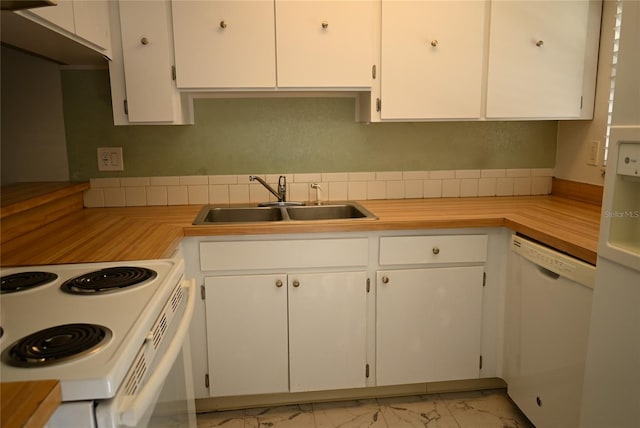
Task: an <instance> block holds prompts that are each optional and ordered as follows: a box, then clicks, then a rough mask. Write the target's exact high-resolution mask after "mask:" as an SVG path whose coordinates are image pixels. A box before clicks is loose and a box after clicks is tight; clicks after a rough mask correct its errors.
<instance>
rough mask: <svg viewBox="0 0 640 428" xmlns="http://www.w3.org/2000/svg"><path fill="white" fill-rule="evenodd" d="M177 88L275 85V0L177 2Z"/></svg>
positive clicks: (175, 18)
mask: <svg viewBox="0 0 640 428" xmlns="http://www.w3.org/2000/svg"><path fill="white" fill-rule="evenodd" d="M172 10H173V31H174V46H175V56H176V69H177V72H176V74H177V86H178V88H183V89H197V88H203V89H208V88H273V87H275V85H276V63H275V60H276V59H275V29H274V4H273V0H249V1H229V0H227V1H218V0H208V1H203V0H199V1H194V0H173V1H172Z"/></svg>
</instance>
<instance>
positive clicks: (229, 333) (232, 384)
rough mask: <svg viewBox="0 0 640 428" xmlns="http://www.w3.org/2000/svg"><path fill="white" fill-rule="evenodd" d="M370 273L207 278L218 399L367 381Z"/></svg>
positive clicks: (210, 350)
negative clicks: (367, 318) (367, 317)
mask: <svg viewBox="0 0 640 428" xmlns="http://www.w3.org/2000/svg"><path fill="white" fill-rule="evenodd" d="M366 283H367V275H366V272H364V271H363V272H325V273H300V274H289V275H287V274H270V275H246V276H208V277H205V293H206V299H205V308H206V324H207V351H208V365H209V379H210V386H209V391H210V395H211V396H231V395H247V394H265V393H275V392H287V391H291V392H298V391H319V390H327V389H341V388H357V387H364V386H365V384H366V299H367V297H366V296H367V291H366Z"/></svg>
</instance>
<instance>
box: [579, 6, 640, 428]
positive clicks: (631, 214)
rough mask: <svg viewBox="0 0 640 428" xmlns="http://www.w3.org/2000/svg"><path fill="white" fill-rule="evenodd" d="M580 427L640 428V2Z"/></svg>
mask: <svg viewBox="0 0 640 428" xmlns="http://www.w3.org/2000/svg"><path fill="white" fill-rule="evenodd" d="M621 22H622V25H621V33H620V51H619V55H618V64H617V75H616V78H615V91H614V98H613V112H612V125H613V126H612V127H611V132H610V141H609V148H610V151H609V156H608V160H607V170H606V178H605V185H604V196H603V203H602V219H601V225H600V240H599V244H598V260H597V272H596V286H595V289H594V293H593V306H592V311H591V322H590V332H589V341H588V348H587V359H586V368H585V378H584V388H583V396H582V410H581V419H580V426H581V427H585V428H591V427H594V428H596V427H597V428H601V427H607V428H631V427H640V2H638V1H634V0H625V1H623V3H622V21H621Z"/></svg>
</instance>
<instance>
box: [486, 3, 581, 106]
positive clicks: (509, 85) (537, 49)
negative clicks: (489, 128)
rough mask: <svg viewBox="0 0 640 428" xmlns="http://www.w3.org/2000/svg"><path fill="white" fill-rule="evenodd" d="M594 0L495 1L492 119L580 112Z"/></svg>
mask: <svg viewBox="0 0 640 428" xmlns="http://www.w3.org/2000/svg"><path fill="white" fill-rule="evenodd" d="M589 3H590V2H589V1H588V0H574V1H494V2H492V4H491V27H490V37H489V40H490V42H489V43H490V46H489V72H488V83H487V85H488V86H487V117H488V118H571V117H579V116H580V109H581V97H582V87H583V72H584V65H585V64H584V62H585V49H586V43H587V31H588V12H589Z"/></svg>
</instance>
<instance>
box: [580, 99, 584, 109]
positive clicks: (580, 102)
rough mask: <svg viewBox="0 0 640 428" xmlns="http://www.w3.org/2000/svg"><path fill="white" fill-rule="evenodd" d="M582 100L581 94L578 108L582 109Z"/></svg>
mask: <svg viewBox="0 0 640 428" xmlns="http://www.w3.org/2000/svg"><path fill="white" fill-rule="evenodd" d="M583 101H584V97H583V96H581V97H580V110H582V102H583Z"/></svg>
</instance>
